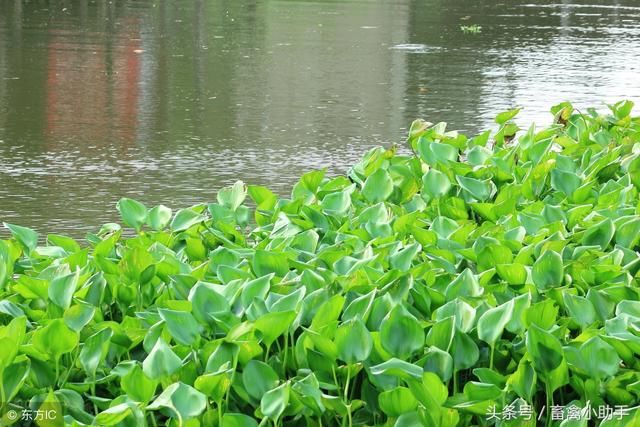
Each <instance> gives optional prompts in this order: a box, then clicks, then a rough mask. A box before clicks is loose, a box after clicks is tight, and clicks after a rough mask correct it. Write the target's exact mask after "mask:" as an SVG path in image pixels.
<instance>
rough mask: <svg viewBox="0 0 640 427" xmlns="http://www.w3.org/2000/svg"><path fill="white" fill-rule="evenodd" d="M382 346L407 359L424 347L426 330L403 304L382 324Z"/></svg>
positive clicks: (394, 354)
mask: <svg viewBox="0 0 640 427" xmlns="http://www.w3.org/2000/svg"><path fill="white" fill-rule="evenodd" d="M380 339H381V343H382V347H383V348H384V349H385V350H386V351H388V352H389V353H390V354H392V355H393V356H395V357H398V358H400V359H406V358H408V357H410V356H411V355H412V354H413V353H414V352H416V351H418V350H420V349H421V348H423V347H424V340H425V336H424V330H423V328H422V326H420V323H419V322H418V320H417V319H416V318H415V317H413V316H412V315H411V314H409V312H408V311H407V310H406V309H405V308H404V307H402V306H401V305H398V306H396V307H395V308H394V309H393V310H391V312H390V313H389V314H388V315H387V316H386V317H385V318H384V320H383V321H382V324H381V325H380Z"/></svg>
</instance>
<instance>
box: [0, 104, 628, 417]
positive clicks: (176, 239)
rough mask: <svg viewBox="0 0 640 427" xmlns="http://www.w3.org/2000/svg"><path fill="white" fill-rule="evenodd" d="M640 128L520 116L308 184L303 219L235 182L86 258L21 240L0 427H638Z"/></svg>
mask: <svg viewBox="0 0 640 427" xmlns="http://www.w3.org/2000/svg"><path fill="white" fill-rule="evenodd" d="M631 108H632V103H631V102H620V103H617V104H615V105H611V106H610V110H611V111H610V112H609V113H608V114H599V113H598V112H596V111H595V110H587V111H586V112H578V111H575V110H574V109H573V107H572V106H571V104H569V103H562V104H559V105H557V106H555V107H553V108H552V113H553V115H554V124H553V125H551V126H549V127H547V128H543V129H536V128H535V127H534V126H531V127H529V129H528V130H526V131H524V132H521V133H519V134H518V132H519V131H520V129H519V128H518V126H517V125H516V124H515V122H514V121H513V119H514V117H515V116H516V115H517V113H518V110H517V109H515V110H512V111H507V112H503V113H500V114H499V115H498V116H497V117H496V122H497V125H498V128H497V130H496V131H495V132H493V133H492V132H489V131H487V132H484V133H481V134H479V135H477V136H475V137H473V138H467V137H466V136H464V135H462V134H459V133H458V132H455V131H447V130H446V125H445V124H444V123H438V124H435V125H433V124H430V123H427V122H424V121H416V122H414V123H413V125H412V126H411V129H410V132H409V137H408V140H407V144H408V148H409V149H408V150H406V151H404V152H403V150H397V149H396V148H392V149H384V148H376V149H373V150H371V151H369V152H368V153H367V154H366V155H365V156H364V157H363V158H362V159H361V160H360V161H359V162H358V163H357V164H355V165H353V167H352V168H351V169H350V170H349V172H348V173H347V174H346V176H337V177H328V176H326V174H325V172H324V171H322V170H320V171H312V172H309V173H307V174H304V175H303V176H302V177H301V178H300V180H299V181H298V182H297V183H296V184H295V185H294V186H293V189H292V191H291V196H290V197H288V198H283V197H278V196H277V195H275V194H274V193H272V192H271V191H270V190H269V189H267V188H265V187H261V186H252V185H248V186H246V185H244V184H243V183H241V182H238V183H236V184H234V185H233V186H231V187H228V188H224V189H222V190H221V191H220V192H219V193H218V194H217V200H216V202H215V203H210V204H200V205H196V206H192V207H190V208H186V209H181V210H178V211H177V212H175V213H174V212H172V210H171V209H169V208H167V207H165V206H156V207H153V208H152V209H149V208H148V207H146V206H144V205H143V204H142V203H140V202H137V201H134V200H131V199H122V200H121V201H120V202H119V203H118V205H117V209H118V211H119V212H120V215H121V218H122V222H123V224H124V225H125V226H126V227H127V229H124V230H123V229H122V228H121V226H120V225H118V224H106V225H104V226H103V227H102V228H101V229H100V230H99V231H98V232H97V233H95V234H91V235H89V236H87V243H86V244H80V243H78V242H76V241H74V240H73V239H71V238H68V237H65V236H61V235H54V234H51V235H48V236H46V239H45V238H41V236H39V235H38V234H37V233H36V232H34V231H33V230H30V229H28V228H24V227H20V226H16V225H10V224H5V226H6V227H7V228H8V230H9V232H10V233H11V236H12V237H11V238H10V239H8V240H4V241H0V295H1V298H2V300H1V301H0V323H1V325H2V326H0V348H1V353H0V379H1V380H2V381H1V383H0V384H1V385H2V387H1V388H0V391H1V392H2V393H1V394H2V399H1V400H2V408H1V409H2V413H3V414H4V420H5V421H6V422H8V423H9V424H10V423H11V422H12V420H14V419H15V418H14V417H15V416H16V413H17V412H15V411H22V412H21V413H22V414H24V411H25V410H27V409H29V410H35V409H38V408H42V407H44V408H55V409H56V410H57V411H64V421H65V424H67V425H87V424H96V425H121V426H141V425H165V424H168V425H180V426H196V425H204V426H215V425H222V426H225V427H227V426H231V427H237V426H241V427H251V426H254V427H255V426H258V425H261V426H265V425H287V426H321V425H322V426H339V425H340V426H357V425H361V426H364V425H368V426H372V425H381V426H382V425H384V426H396V427H401V426H417V425H423V426H434V427H436V426H457V425H461V426H470V425H493V424H499V425H530V426H534V425H536V424H541V423H546V424H547V425H551V424H554V425H559V424H560V420H562V419H563V418H564V421H562V424H561V425H563V426H574V425H575V426H577V425H580V426H585V425H587V421H586V420H585V419H584V418H586V417H587V416H589V417H590V418H591V419H592V420H595V421H598V422H600V421H602V423H601V425H603V426H634V425H638V423H640V411H639V410H638V409H637V407H638V403H639V402H638V401H639V398H640V370H639V368H640V365H639V361H640V359H639V358H638V355H639V354H640V334H638V325H640V293H639V288H638V277H637V276H638V271H639V270H640V256H639V255H640V254H639V252H638V249H639V240H640V212H639V209H640V203H639V202H640V199H639V197H638V195H639V193H638V191H639V188H640V119H639V118H633V117H632V116H631V115H630V113H631ZM247 198H248V199H247ZM45 241H46V243H45ZM558 408H559V409H558ZM576 408H577V409H579V410H578V412H576ZM603 408H604V409H603ZM607 408H615V411H611V412H607V410H606V409H607ZM591 409H593V411H592V410H591ZM601 409H602V411H601ZM11 411H14V412H11ZM571 411H573V412H571ZM58 413H60V412H58ZM9 414H12V415H11V416H9ZM576 414H577V416H578V418H579V417H583V419H582V420H579V419H577V418H575V417H576ZM572 415H573V416H574V418H570V416H572ZM604 418H608V419H604ZM18 422H19V421H18Z"/></svg>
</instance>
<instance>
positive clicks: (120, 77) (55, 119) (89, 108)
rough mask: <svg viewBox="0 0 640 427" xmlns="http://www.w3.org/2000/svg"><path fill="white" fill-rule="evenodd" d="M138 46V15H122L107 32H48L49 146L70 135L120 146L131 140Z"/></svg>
mask: <svg viewBox="0 0 640 427" xmlns="http://www.w3.org/2000/svg"><path fill="white" fill-rule="evenodd" d="M140 46H141V39H140V31H139V25H138V19H137V18H130V19H126V20H124V21H123V22H122V25H121V26H120V29H119V30H118V31H117V32H116V33H115V34H109V35H105V34H99V33H98V34H96V33H94V34H87V33H84V34H82V35H78V33H77V32H75V31H64V30H51V31H50V39H49V42H48V46H47V56H48V63H47V82H46V123H47V125H46V131H47V141H48V142H49V144H51V145H53V146H52V147H50V148H53V149H55V147H54V146H55V144H56V143H57V142H59V141H69V140H71V141H82V142H89V143H91V144H92V145H96V144H98V145H107V144H111V143H113V142H120V143H121V144H123V146H128V145H129V144H130V143H132V142H134V141H135V139H136V127H137V116H138V98H139V82H140V53H141V52H142V50H141V48H140ZM83 145H84V144H81V146H79V147H78V148H79V149H82V146H83Z"/></svg>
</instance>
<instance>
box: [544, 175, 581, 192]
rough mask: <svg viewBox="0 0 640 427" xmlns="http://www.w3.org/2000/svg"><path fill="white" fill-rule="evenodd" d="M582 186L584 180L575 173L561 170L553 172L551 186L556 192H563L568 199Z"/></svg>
mask: <svg viewBox="0 0 640 427" xmlns="http://www.w3.org/2000/svg"><path fill="white" fill-rule="evenodd" d="M581 185H582V179H580V177H579V176H578V175H576V174H575V173H574V172H570V171H565V170H560V169H553V170H552V171H551V186H552V187H553V188H554V189H555V190H558V191H561V192H563V193H564V194H565V195H566V196H567V197H571V196H572V195H573V193H575V191H576V190H577V189H578V188H579V187H580V186H581Z"/></svg>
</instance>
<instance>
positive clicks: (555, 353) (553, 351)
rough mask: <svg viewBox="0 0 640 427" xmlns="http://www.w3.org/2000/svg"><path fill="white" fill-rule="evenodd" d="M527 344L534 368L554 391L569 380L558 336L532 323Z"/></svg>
mask: <svg viewBox="0 0 640 427" xmlns="http://www.w3.org/2000/svg"><path fill="white" fill-rule="evenodd" d="M526 344H527V353H528V354H529V357H530V358H531V362H532V364H533V367H534V369H535V370H536V372H537V373H538V374H539V375H540V376H541V377H542V379H543V381H544V382H545V383H546V384H547V386H548V387H550V389H551V391H552V392H553V391H555V390H556V389H557V388H559V387H561V386H563V385H564V384H567V383H568V382H569V373H568V369H567V363H566V362H565V359H564V352H563V350H562V345H561V344H560V341H559V340H558V339H557V338H556V337H554V336H553V335H552V334H550V333H549V332H547V331H545V330H543V329H541V328H539V327H538V326H537V325H531V327H530V328H529V330H528V331H527V340H526Z"/></svg>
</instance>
